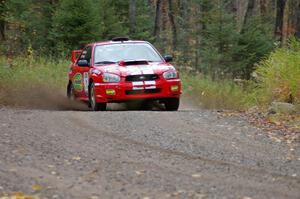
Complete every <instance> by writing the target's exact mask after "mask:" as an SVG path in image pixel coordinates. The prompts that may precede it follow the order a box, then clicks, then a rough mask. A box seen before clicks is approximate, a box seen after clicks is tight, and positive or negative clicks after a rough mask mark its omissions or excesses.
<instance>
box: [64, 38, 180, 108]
mask: <svg viewBox="0 0 300 199" xmlns="http://www.w3.org/2000/svg"><path fill="white" fill-rule="evenodd" d="M116 44H117V45H116ZM113 45H115V46H113ZM127 46H128V47H127ZM135 46H136V47H137V52H136V53H132V52H134V49H135ZM129 47H130V50H131V53H132V55H133V57H134V56H135V57H134V59H127V60H117V61H114V62H108V61H102V62H96V58H95V56H98V57H101V56H102V55H103V54H106V55H107V56H110V55H109V52H108V51H109V50H111V49H114V48H129ZM151 48H152V50H153V52H152V51H151ZM140 49H141V50H145V51H147V53H148V54H149V53H150V55H151V56H152V57H155V58H156V59H157V60H156V61H148V60H146V59H143V57H141V59H136V57H137V56H138V55H137V54H138V53H140V52H138V50H140ZM148 51H149V52H148ZM114 52H119V51H114ZM120 53H121V52H120ZM152 53H153V55H152ZM155 53H156V54H157V56H156V55H155ZM126 56H129V58H131V55H126ZM112 57H113V58H114V59H116V58H115V56H114V55H112ZM158 57H160V59H159V58H158ZM97 59H98V58H97ZM99 59H100V58H99ZM170 59H171V57H168V56H167V57H162V56H161V55H160V54H159V53H158V51H157V50H156V49H155V48H154V47H153V46H152V45H151V44H150V43H148V42H145V41H131V40H128V39H115V40H113V41H108V42H98V43H92V44H88V45H87V46H86V47H85V48H84V49H83V50H75V51H73V53H72V56H71V61H72V65H71V67H70V72H69V83H68V87H67V94H68V96H69V97H74V98H76V99H79V100H82V101H86V102H88V103H89V105H90V106H91V107H92V109H93V110H95V111H98V110H105V109H106V104H107V103H111V102H112V103H118V102H128V101H132V100H140V101H145V102H150V101H158V102H159V103H164V104H165V106H166V109H167V110H170V111H174V110H177V109H178V106H179V98H180V94H181V81H180V79H179V75H178V73H177V72H176V70H175V68H174V67H173V66H172V65H171V64H170V63H169V61H170ZM100 60H101V59H100ZM96 63H101V64H96Z"/></svg>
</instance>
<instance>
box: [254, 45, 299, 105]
mask: <svg viewBox="0 0 300 199" xmlns="http://www.w3.org/2000/svg"><path fill="white" fill-rule="evenodd" d="M299 63H300V41H299V40H296V39H291V40H290V42H289V45H288V46H287V47H285V48H278V49H277V50H276V51H275V52H273V53H272V54H271V55H270V56H269V57H268V58H267V59H265V60H263V61H261V62H260V64H259V66H258V67H257V69H256V73H257V75H258V86H259V92H260V94H259V96H260V101H261V103H264V104H268V103H270V102H272V101H281V102H293V103H297V104H299V103H300V67H299Z"/></svg>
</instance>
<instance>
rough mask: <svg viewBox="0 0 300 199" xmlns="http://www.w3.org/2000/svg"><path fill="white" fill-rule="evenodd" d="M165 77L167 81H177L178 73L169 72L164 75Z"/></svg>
mask: <svg viewBox="0 0 300 199" xmlns="http://www.w3.org/2000/svg"><path fill="white" fill-rule="evenodd" d="M163 76H164V78H165V79H176V78H177V72H176V71H175V70H168V71H166V72H164V73H163Z"/></svg>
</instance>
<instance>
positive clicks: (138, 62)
mask: <svg viewBox="0 0 300 199" xmlns="http://www.w3.org/2000/svg"><path fill="white" fill-rule="evenodd" d="M148 64H149V62H148V61H146V60H130V61H119V66H133V65H148Z"/></svg>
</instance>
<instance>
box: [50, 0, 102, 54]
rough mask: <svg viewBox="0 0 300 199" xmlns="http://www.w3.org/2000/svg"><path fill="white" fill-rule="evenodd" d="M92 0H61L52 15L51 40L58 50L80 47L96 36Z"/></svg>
mask: <svg viewBox="0 0 300 199" xmlns="http://www.w3.org/2000/svg"><path fill="white" fill-rule="evenodd" d="M94 8H95V6H94V4H93V1H92V0H85V1H84V2H82V1H81V0H62V1H60V3H59V6H58V8H57V10H56V12H55V14H54V17H53V29H52V31H51V36H52V40H53V41H54V42H56V43H57V48H58V51H64V50H72V49H77V48H82V47H83V45H85V44H87V43H89V42H92V41H94V40H95V39H96V38H97V21H96V17H95V16H96V13H95V9H94Z"/></svg>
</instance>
